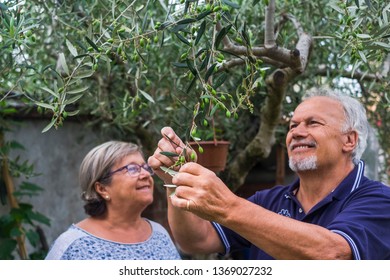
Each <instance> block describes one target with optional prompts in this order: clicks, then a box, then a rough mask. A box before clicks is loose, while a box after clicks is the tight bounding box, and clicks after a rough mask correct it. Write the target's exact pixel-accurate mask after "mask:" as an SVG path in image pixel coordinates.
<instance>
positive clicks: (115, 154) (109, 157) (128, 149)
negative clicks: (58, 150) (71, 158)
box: [79, 141, 142, 216]
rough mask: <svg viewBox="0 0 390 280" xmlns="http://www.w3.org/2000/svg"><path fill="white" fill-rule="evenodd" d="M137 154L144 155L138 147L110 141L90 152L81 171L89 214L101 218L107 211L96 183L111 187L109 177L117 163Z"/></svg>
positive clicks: (80, 178) (83, 197)
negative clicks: (96, 188) (97, 190)
mask: <svg viewBox="0 0 390 280" xmlns="http://www.w3.org/2000/svg"><path fill="white" fill-rule="evenodd" d="M137 152H139V153H141V154H142V152H141V149H140V147H139V146H138V145H136V144H133V143H128V142H121V141H109V142H106V143H103V144H101V145H99V146H97V147H95V148H93V149H92V150H91V151H89V152H88V154H87V155H86V156H85V157H84V159H83V161H82V162H81V165H80V171H79V182H80V186H81V190H82V199H83V200H84V201H85V202H86V204H85V205H84V209H85V212H86V213H87V214H89V215H91V216H99V215H101V214H103V213H104V212H105V211H106V207H105V200H104V199H103V198H102V197H101V196H100V195H99V194H98V193H97V192H96V190H95V184H96V182H100V183H102V184H104V185H109V184H110V183H111V176H108V177H107V175H108V174H109V173H110V171H111V169H112V168H113V166H114V165H115V163H117V162H118V161H120V160H122V159H123V158H124V157H126V156H127V155H130V154H134V153H137Z"/></svg>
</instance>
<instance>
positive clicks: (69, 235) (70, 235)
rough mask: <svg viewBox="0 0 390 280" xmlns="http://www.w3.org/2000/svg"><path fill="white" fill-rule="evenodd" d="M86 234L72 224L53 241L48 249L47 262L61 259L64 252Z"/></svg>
mask: <svg viewBox="0 0 390 280" xmlns="http://www.w3.org/2000/svg"><path fill="white" fill-rule="evenodd" d="M87 235H88V234H87V233H86V232H85V231H83V230H81V229H80V228H78V227H76V226H75V225H74V224H72V225H71V226H69V228H68V229H67V230H66V231H65V232H63V233H61V234H60V235H59V236H58V237H57V239H56V240H55V241H54V243H53V245H52V246H51V248H50V251H49V253H48V254H47V256H46V259H47V260H50V259H51V260H53V259H54V260H56V259H57V260H58V259H60V258H61V257H62V255H63V254H64V252H65V251H66V250H67V249H68V248H69V246H70V245H71V244H72V243H73V242H74V241H75V240H78V239H80V238H82V237H84V236H87Z"/></svg>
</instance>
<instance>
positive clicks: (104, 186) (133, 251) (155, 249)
mask: <svg viewBox="0 0 390 280" xmlns="http://www.w3.org/2000/svg"><path fill="white" fill-rule="evenodd" d="M152 175H153V170H152V169H151V168H150V167H149V165H148V164H146V163H145V160H144V157H143V155H142V152H141V150H140V148H139V147H138V146H137V145H135V144H132V143H125V142H119V141H110V142H106V143H104V144H101V145H100V146H97V147H95V148H94V149H92V150H91V151H90V152H89V153H88V154H87V155H86V157H85V158H84V160H83V162H82V163H81V166H80V184H81V188H82V190H83V194H82V198H83V200H84V201H85V206H84V209H85V212H86V213H87V214H88V215H89V217H88V218H86V219H84V220H82V221H80V222H79V223H77V224H72V225H71V226H70V227H69V228H68V230H67V231H65V232H64V233H62V234H61V235H60V236H59V237H58V238H57V240H56V241H55V242H54V244H53V246H52V247H51V249H50V251H49V253H48V255H47V257H46V259H66V260H70V259H71V260H80V259H89V260H97V259H116V260H118V259H126V260H135V259H138V260H150V259H180V255H179V253H178V251H177V249H176V247H175V245H174V244H173V242H172V240H171V238H170V236H169V234H168V232H167V231H166V230H165V229H164V228H163V227H162V226H161V225H160V224H158V223H156V222H153V221H151V220H148V219H146V218H143V217H142V216H141V215H142V212H143V211H144V210H145V208H146V207H147V206H148V205H150V204H151V203H152V202H153V186H154V182H153V178H152Z"/></svg>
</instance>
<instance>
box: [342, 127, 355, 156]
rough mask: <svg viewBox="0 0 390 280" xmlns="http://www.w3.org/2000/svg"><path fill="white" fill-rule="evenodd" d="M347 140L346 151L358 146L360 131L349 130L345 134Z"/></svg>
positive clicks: (344, 147)
mask: <svg viewBox="0 0 390 280" xmlns="http://www.w3.org/2000/svg"><path fill="white" fill-rule="evenodd" d="M345 137H346V138H345V142H344V146H343V151H344V152H351V151H353V150H354V149H355V148H356V145H357V143H358V133H357V132H356V131H354V130H352V131H350V132H347V133H346V134H345Z"/></svg>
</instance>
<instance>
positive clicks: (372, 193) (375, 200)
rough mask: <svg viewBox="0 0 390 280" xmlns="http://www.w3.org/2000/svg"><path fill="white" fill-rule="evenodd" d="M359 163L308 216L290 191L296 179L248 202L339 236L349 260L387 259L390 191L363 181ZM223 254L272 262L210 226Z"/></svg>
mask: <svg viewBox="0 0 390 280" xmlns="http://www.w3.org/2000/svg"><path fill="white" fill-rule="evenodd" d="M363 173H364V163H363V162H362V161H361V162H360V163H359V164H358V165H356V166H355V168H354V170H353V171H351V173H350V174H348V176H347V177H346V178H345V179H344V180H343V181H342V182H341V183H340V184H339V185H338V186H337V187H336V188H335V189H334V191H333V192H332V193H330V194H329V195H328V196H327V197H325V198H324V199H323V200H322V201H320V202H319V203H318V204H317V205H315V206H314V207H313V208H312V209H311V210H310V212H308V213H305V212H304V211H303V208H302V206H301V205H300V203H299V201H298V200H297V199H296V197H295V195H294V191H295V190H296V189H297V188H298V187H299V179H298V180H297V181H295V182H294V183H292V184H291V185H288V186H275V187H273V188H271V189H267V190H263V191H259V192H256V193H255V194H254V195H253V196H251V197H250V198H249V199H248V200H249V201H251V202H253V203H255V204H257V205H260V206H262V207H264V208H266V209H268V210H270V211H273V212H275V213H278V214H280V215H283V216H287V217H291V218H292V219H295V220H298V221H302V222H306V223H311V224H316V225H319V226H322V227H324V228H327V229H329V230H331V231H333V232H335V233H337V234H340V235H341V236H343V237H344V238H345V239H346V240H347V241H348V243H349V245H350V246H351V249H352V253H353V258H354V259H356V260H359V259H372V260H380V259H385V260H389V259H390V187H388V186H386V185H384V184H382V183H380V182H377V181H372V180H370V179H368V178H366V177H365V176H364V175H363ZM213 226H214V227H215V229H216V230H217V232H218V234H219V236H220V238H221V241H222V243H223V244H224V246H225V252H226V254H228V253H230V252H233V251H235V250H247V252H248V258H249V259H273V258H272V257H271V256H269V255H268V254H266V253H265V252H264V251H262V250H261V249H259V248H257V247H256V246H254V245H253V244H251V243H250V242H249V241H247V240H246V239H244V238H243V237H241V236H240V235H239V234H237V233H235V232H233V231H232V230H230V229H228V228H226V227H224V226H222V225H219V224H217V223H213Z"/></svg>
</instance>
